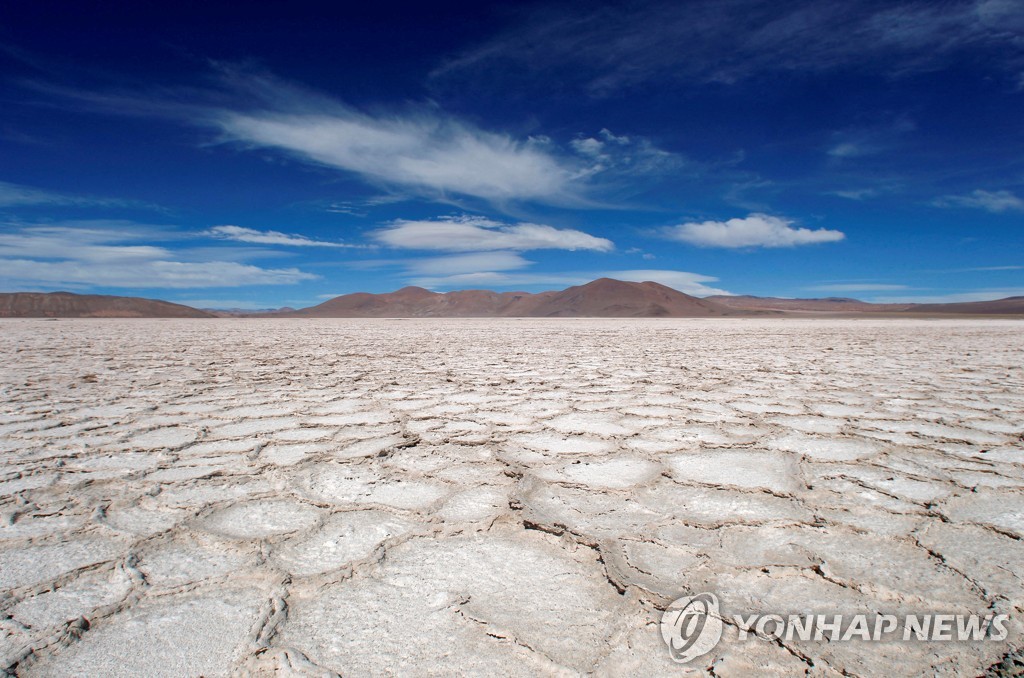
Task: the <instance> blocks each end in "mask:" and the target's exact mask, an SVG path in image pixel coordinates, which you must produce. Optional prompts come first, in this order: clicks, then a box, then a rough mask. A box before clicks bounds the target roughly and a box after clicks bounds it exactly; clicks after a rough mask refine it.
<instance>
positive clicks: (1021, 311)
mask: <svg viewBox="0 0 1024 678" xmlns="http://www.w3.org/2000/svg"><path fill="white" fill-rule="evenodd" d="M707 301H712V302H714V303H716V304H718V305H720V306H726V307H728V308H731V309H735V310H738V311H767V312H776V313H780V314H792V315H796V314H812V313H813V314H823V315H863V314H872V315H875V316H884V315H906V316H922V315H924V316H929V317H936V316H939V317H941V316H944V315H1024V297H1007V298H1006V299H995V300H992V301H971V302H960V303H952V304H910V303H902V304H872V303H870V302H867V301H860V300H859V299H848V298H846V297H827V298H825V299H782V298H778V297H752V296H735V297H723V296H714V297H708V298H707Z"/></svg>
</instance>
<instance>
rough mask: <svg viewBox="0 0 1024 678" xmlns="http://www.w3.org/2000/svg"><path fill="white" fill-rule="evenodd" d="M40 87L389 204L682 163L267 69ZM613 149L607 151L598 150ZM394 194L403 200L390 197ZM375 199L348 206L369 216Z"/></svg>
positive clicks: (517, 190)
mask: <svg viewBox="0 0 1024 678" xmlns="http://www.w3.org/2000/svg"><path fill="white" fill-rule="evenodd" d="M33 86H34V87H35V88H36V89H38V90H39V91H41V92H44V93H46V94H48V95H51V96H57V97H61V98H64V99H71V100H76V101H77V102H79V104H80V105H81V106H84V107H86V108H88V109H89V110H95V111H102V112H107V113H112V114H119V115H133V116H145V117H157V118H165V119H170V120H172V121H176V122H179V123H185V124H188V125H191V126H195V127H198V128H203V129H207V130H211V131H213V132H215V133H216V135H217V136H216V141H218V142H219V143H222V144H233V145H235V146H237V147H239V148H242V149H266V150H272V151H275V152H278V153H281V154H285V155H287V156H289V157H291V158H293V159H295V160H298V161H300V162H304V163H306V164H309V165H315V166H319V167H322V168H327V169H330V170H336V171H339V172H345V173H350V174H353V175H355V176H358V177H359V178H361V179H362V180H364V181H365V182H366V183H368V184H370V185H372V186H374V187H376V188H378V189H380V190H382V191H384V195H385V196H388V197H387V198H386V201H388V202H390V201H393V200H401V199H406V198H408V197H410V196H416V197H420V198H426V199H431V200H435V201H438V202H443V203H455V202H456V201H458V200H460V199H466V198H468V199H476V200H483V201H487V202H489V203H492V204H506V203H511V202H516V201H532V202H539V203H544V204H552V205H562V206H594V205H596V204H598V202H596V201H595V200H594V199H593V197H592V196H591V193H593V192H595V190H596V187H597V186H598V185H600V186H605V185H607V184H609V183H613V184H614V183H617V182H618V183H623V182H628V180H629V178H630V177H635V176H636V175H639V174H644V175H650V174H656V173H660V172H669V171H671V170H672V169H674V168H676V167H678V166H679V165H680V164H682V163H683V159H682V158H681V157H680V156H679V155H677V154H675V153H671V152H669V151H666V150H663V149H660V148H658V147H657V146H655V145H654V143H652V142H651V141H650V140H649V139H646V138H643V137H637V136H624V135H615V134H612V133H611V132H609V131H608V130H606V129H605V130H602V131H601V132H600V133H599V134H598V135H596V136H595V137H593V138H590V140H591V142H592V145H594V146H596V147H598V148H596V151H597V152H590V151H589V150H588V147H587V145H586V144H582V145H581V144H580V143H578V142H582V141H585V140H584V139H583V137H579V138H577V139H576V140H574V141H570V142H569V143H568V144H564V145H563V144H560V143H558V142H556V141H554V140H552V139H551V138H550V137H547V136H544V135H533V136H530V135H525V136H524V135H515V134H512V133H508V132H504V131H497V130H488V129H484V128H483V127H481V126H480V125H478V124H475V123H472V122H469V121H466V120H463V119H460V118H459V117H458V116H455V115H452V114H450V113H447V112H445V111H444V110H442V109H441V108H440V107H438V106H437V105H435V104H432V103H431V104H412V103H410V104H406V105H405V106H403V107H391V108H390V109H387V110H385V109H381V108H377V109H373V110H370V109H358V108H356V107H354V106H351V105H348V104H346V103H345V102H343V101H340V100H338V99H335V98H332V97H329V96H326V95H323V94H321V93H318V92H315V91H312V90H309V89H306V88H303V87H298V86H295V85H292V84H290V83H288V82H285V81H283V80H281V79H279V78H276V77H273V76H271V75H268V74H265V73H255V72H251V71H246V70H244V69H241V68H238V67H234V66H231V65H227V64H218V65H217V68H216V85H215V86H214V87H210V88H207V89H200V88H179V89H161V90H154V91H150V92H145V91H143V92H128V93H123V92H120V93H119V92H92V91H81V90H76V89H71V88H65V87H60V86H55V85H52V84H49V83H33ZM601 146H603V149H601V148H599V147H601ZM391 196H394V197H391ZM375 204H380V203H379V202H378V201H375V200H374V199H370V200H369V201H355V202H344V201H341V202H337V203H334V207H329V209H335V210H337V211H340V212H344V213H353V214H359V213H361V211H362V210H364V209H365V208H366V207H368V206H373V205H375Z"/></svg>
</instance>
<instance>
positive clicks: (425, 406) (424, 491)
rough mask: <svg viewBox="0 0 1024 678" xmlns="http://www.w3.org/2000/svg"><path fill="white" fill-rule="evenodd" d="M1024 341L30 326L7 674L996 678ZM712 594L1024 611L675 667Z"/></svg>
mask: <svg viewBox="0 0 1024 678" xmlns="http://www.w3.org/2000/svg"><path fill="white" fill-rule="evenodd" d="M1022 329H1024V325H1022V324H1021V323H1020V322H1017V321H959V320H958V321H912V320H886V321H874V320H866V319H862V320H856V321H851V320H768V319H764V320H762V319H743V320H711V321H704V320H700V321H693V320H686V321H674V320H628V321H622V320H573V321H554V320H529V321H523V320H459V321H449V320H408V321H403V322H400V323H398V322H393V321H387V320H231V321H224V322H211V321H191V320H173V321H149V320H133V321H121V320H104V321H102V322H100V321H77V320H75V321H61V322H57V323H45V322H40V321H35V320H5V321H3V322H2V323H0V358H3V360H0V394H2V395H3V398H2V399H0V462H2V463H0V673H2V672H3V670H4V669H6V670H7V671H9V672H13V673H18V674H26V675H112V676H117V675H155V676H158V675H199V674H202V675H209V676H216V675H231V674H235V675H238V674H256V675H269V674H271V673H284V674H303V675H332V674H335V673H337V674H349V673H352V674H360V675H387V674H396V673H397V674H412V675H429V674H435V675H436V674H472V673H476V674H503V675H530V676H533V675H578V674H580V673H592V674H594V675H598V676H613V675H652V676H658V675H666V676H668V675H679V674H680V672H681V671H682V672H684V673H694V674H696V673H701V674H703V675H707V673H708V672H709V671H713V673H714V675H720V676H726V675H751V674H752V673H757V674H759V675H787V676H788V675H794V674H800V673H805V674H808V675H842V674H847V675H877V674H886V673H893V672H894V670H896V668H895V667H898V672H899V673H904V674H908V673H909V674H936V675H963V674H968V675H978V674H982V673H984V672H985V670H986V669H987V667H989V666H992V665H993V664H996V663H997V662H999V661H1000V659H1001V658H1002V657H1003V656H1004V655H1006V654H1007V653H1009V652H1011V651H1013V650H1014V649H1018V648H1019V647H1020V638H1021V637H1022V631H1024V627H1022V625H1021V620H1022V619H1024V594H1022V591H1024V565H1022V563H1024V438H1022V436H1024V369H1022V367H1021V366H1022V365H1024V332H1021V330H1022ZM182 346H187V347H188V348H189V350H188V351H187V352H181V351H180V350H179V349H180V347H182ZM824 349H831V350H828V351H826V350H824ZM85 374H95V375H97V376H96V378H95V380H83V379H82V375H85ZM696 591H711V592H714V593H716V594H718V595H719V597H720V598H721V600H722V603H723V607H724V610H725V611H726V612H728V613H736V614H749V613H754V612H761V613H763V612H778V613H787V612H791V611H800V610H803V609H808V608H815V609H818V610H822V611H829V612H843V611H847V612H855V611H867V612H873V611H878V610H887V611H896V612H898V611H916V612H922V611H925V612H926V611H941V612H948V611H950V610H954V611H963V612H978V613H982V614H984V613H988V612H991V613H1006V614H1009V615H1011V618H1012V621H1011V630H1010V635H1009V637H1008V639H1007V640H1006V641H1003V642H996V643H946V644H928V645H924V644H916V645H913V644H904V643H893V644H887V645H878V644H872V645H866V644H863V643H856V642H852V643H820V642H819V643H815V642H813V641H812V642H803V641H799V642H798V641H794V642H787V641H783V642H781V643H775V642H771V641H769V640H766V639H764V638H757V639H754V640H748V641H740V640H739V639H738V637H737V632H736V629H735V628H733V627H731V626H727V627H726V631H725V634H724V636H723V640H722V642H721V643H720V644H719V646H718V647H716V648H715V649H714V650H713V651H712V652H711V653H710V654H708V655H706V656H704V657H702V658H700V659H699V660H698V661H696V662H695V663H694V664H693V665H692V666H690V667H679V666H677V665H674V664H672V663H671V662H670V661H669V659H668V655H667V652H666V650H665V647H664V644H663V643H662V641H661V639H660V635H659V631H658V626H657V623H658V619H659V618H660V614H661V610H662V609H664V607H665V606H666V605H667V604H668V603H669V602H670V601H671V600H672V599H674V598H676V597H678V596H680V595H683V594H686V593H692V592H696Z"/></svg>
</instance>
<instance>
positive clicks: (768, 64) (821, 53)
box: [432, 0, 1024, 95]
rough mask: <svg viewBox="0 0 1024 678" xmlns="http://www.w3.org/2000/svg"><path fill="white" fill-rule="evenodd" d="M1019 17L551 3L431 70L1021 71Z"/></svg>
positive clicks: (633, 75) (944, 10) (670, 73)
mask: <svg viewBox="0 0 1024 678" xmlns="http://www.w3.org/2000/svg"><path fill="white" fill-rule="evenodd" d="M1022 25H1024V9H1022V8H1021V7H1020V5H1019V3H1014V2H1007V1H1006V0H980V1H972V0H955V1H953V2H944V3H928V2H920V1H917V0H903V1H898V2H891V3H879V2H873V1H871V0H851V1H849V2H841V3H836V2H833V3H823V2H813V0H803V1H798V2H786V3H765V2H759V1H757V0H730V1H728V2H723V1H721V0H697V1H695V2H685V3H679V2H667V1H665V0H647V1H642V2H636V3H619V4H604V5H599V6H597V7H595V8H593V9H592V11H588V12H586V13H580V12H574V11H572V6H571V5H570V6H569V7H568V8H563V9H552V8H550V7H544V8H542V9H540V10H538V11H536V12H534V13H532V15H530V16H529V17H528V18H527V19H526V20H525V21H524V22H522V23H520V24H519V25H517V26H513V27H512V28H511V29H509V30H507V31H505V32H503V33H500V34H498V35H497V36H495V37H493V38H491V39H489V40H486V41H484V42H483V43H482V44H480V45H478V46H477V47H476V48H474V49H471V50H469V51H467V52H464V53H463V54H461V55H458V56H456V57H454V58H452V59H449V60H448V61H446V62H445V63H443V64H442V65H441V66H439V67H438V68H436V69H435V70H434V71H433V73H432V77H433V79H434V81H435V82H437V83H444V82H446V81H449V80H452V81H455V82H458V81H459V80H460V79H465V78H467V77H468V78H475V79H477V80H478V81H484V80H485V79H486V80H490V81H493V80H494V79H496V78H497V79H499V80H501V78H502V77H503V76H505V77H509V78H517V76H518V75H519V73H520V71H528V72H530V73H533V74H536V73H537V72H538V71H543V72H546V73H549V74H553V75H557V76H558V77H556V78H553V79H554V80H555V81H557V82H558V83H559V86H560V87H564V83H565V82H576V83H581V84H582V85H583V86H584V88H585V89H586V90H588V91H589V92H591V93H592V94H597V95H604V94H609V93H611V92H614V91H615V90H618V89H622V88H625V87H630V86H634V85H638V84H641V83H645V82H650V81H653V80H660V79H675V80H684V81H695V82H719V83H735V82H738V81H741V80H745V79H749V78H752V77H754V76H756V75H757V74H760V73H766V72H778V71H799V72H809V73H820V72H825V71H830V70H836V69H840V68H849V67H856V68H860V69H870V70H874V71H882V72H885V73H888V74H893V75H900V74H905V73H913V72H922V71H928V70H932V69H935V68H938V67H941V66H942V65H943V64H944V63H946V62H947V61H948V60H949V58H950V57H951V56H953V55H956V54H959V53H962V52H964V51H966V50H972V49H974V50H983V51H984V52H985V53H987V54H988V55H989V57H990V61H991V62H992V63H994V64H997V65H1001V66H1003V67H1004V68H1005V69H1006V70H1007V71H1008V73H1010V74H1012V75H1013V77H1014V78H1016V74H1017V72H1018V71H1017V67H1019V66H1020V65H1021V61H1020V57H1019V52H1018V47H1017V46H1016V45H1015V41H1019V39H1020V29H1021V27H1022ZM1017 44H1019V43H1017ZM519 81H520V80H519V79H518V78H517V80H516V82H519Z"/></svg>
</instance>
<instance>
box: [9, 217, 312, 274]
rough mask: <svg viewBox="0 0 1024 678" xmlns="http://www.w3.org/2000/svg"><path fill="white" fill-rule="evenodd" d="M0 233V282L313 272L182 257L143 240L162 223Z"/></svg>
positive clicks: (15, 227) (92, 224)
mask: <svg viewBox="0 0 1024 678" xmlns="http://www.w3.org/2000/svg"><path fill="white" fill-rule="evenodd" d="M7 228H9V229H10V230H9V231H7V232H3V233H0V285H2V286H3V287H4V288H7V289H13V288H21V287H26V286H33V285H36V286H38V285H58V286H60V285H67V286H77V285H82V286H87V287H124V288H140V289H141V288H199V287H241V286H245V285H287V284H294V283H298V282H301V281H304V280H312V279H315V278H316V277H317V276H315V275H312V274H309V273H305V272H303V271H301V270H299V269H297V268H262V267H260V266H255V265H252V264H246V263H242V262H239V261H231V260H219V259H216V258H214V259H211V260H205V261H196V260H188V259H187V258H186V257H184V256H183V253H182V252H175V251H172V250H169V249H167V248H164V247H160V246H157V245H152V244H144V242H143V241H144V240H145V239H146V238H147V237H154V236H155V234H157V233H159V232H161V229H163V228H164V227H153V226H149V225H146V224H135V223H132V222H126V221H113V222H77V223H74V224H73V225H68V224H58V225H47V224H41V225H20V224H16V225H11V224H8V225H7Z"/></svg>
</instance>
